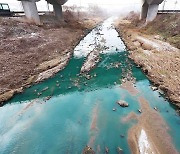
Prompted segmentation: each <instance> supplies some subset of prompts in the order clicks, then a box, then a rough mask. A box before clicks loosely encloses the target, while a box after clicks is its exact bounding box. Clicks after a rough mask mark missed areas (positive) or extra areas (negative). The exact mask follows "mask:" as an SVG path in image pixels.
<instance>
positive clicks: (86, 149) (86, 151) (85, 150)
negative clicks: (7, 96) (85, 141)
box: [83, 145, 95, 154]
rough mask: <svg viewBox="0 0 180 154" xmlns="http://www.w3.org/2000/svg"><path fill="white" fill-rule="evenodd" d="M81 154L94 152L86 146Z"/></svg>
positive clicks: (92, 153) (93, 153)
mask: <svg viewBox="0 0 180 154" xmlns="http://www.w3.org/2000/svg"><path fill="white" fill-rule="evenodd" d="M83 154H95V152H94V150H93V149H92V148H91V147H90V146H87V145H86V147H85V148H84V150H83Z"/></svg>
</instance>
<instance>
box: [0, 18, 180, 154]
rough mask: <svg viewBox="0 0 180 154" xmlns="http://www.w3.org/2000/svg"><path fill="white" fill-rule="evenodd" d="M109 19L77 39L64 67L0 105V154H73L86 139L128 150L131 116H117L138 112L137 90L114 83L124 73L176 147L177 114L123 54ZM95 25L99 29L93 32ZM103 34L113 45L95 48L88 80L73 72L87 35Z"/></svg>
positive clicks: (99, 149)
mask: <svg viewBox="0 0 180 154" xmlns="http://www.w3.org/2000/svg"><path fill="white" fill-rule="evenodd" d="M109 23H110V21H105V23H103V24H102V25H100V26H99V27H97V28H96V29H94V30H93V31H92V32H91V33H90V34H89V35H88V37H87V38H85V39H84V40H82V42H81V43H80V46H81V47H82V48H80V47H79V46H78V47H77V48H76V49H75V54H74V57H72V59H71V60H70V62H69V64H68V66H67V67H66V68H65V69H64V70H62V71H60V72H59V73H57V74H56V75H55V76H54V77H53V78H51V79H48V80H46V81H44V82H42V83H40V84H37V85H34V86H32V87H30V88H28V89H26V90H25V91H24V92H23V93H22V94H17V95H16V96H15V97H13V99H11V100H10V101H9V102H7V104H6V105H5V106H3V107H1V108H0V115H1V116H0V154H9V153H15V154H41V153H43V154H46V153H47V154H51V153H52V154H54V153H58V154H59V153H62V154H64V153H69V154H76V153H77V154H79V153H82V150H83V148H84V147H85V146H86V145H90V146H91V147H92V148H93V149H94V151H96V153H104V152H105V147H108V148H109V150H110V153H112V154H114V153H117V151H116V149H117V147H121V148H122V149H123V151H124V153H126V154H128V153H130V149H129V146H128V142H127V133H128V129H129V128H131V127H132V126H133V125H134V124H135V123H136V121H130V122H128V123H124V122H123V121H122V118H123V117H124V116H127V115H128V114H129V113H130V112H135V113H137V114H138V112H137V109H139V108H140V106H139V103H138V100H137V99H138V96H132V95H131V94H130V93H129V92H128V91H127V90H125V89H122V88H121V87H120V84H121V82H122V78H123V77H125V76H127V75H128V74H129V73H130V74H132V77H134V78H136V82H135V86H136V88H137V89H138V91H139V92H140V94H139V95H141V96H143V97H144V98H145V99H146V100H148V101H149V103H150V105H151V107H154V106H156V107H158V108H159V110H160V114H161V116H162V117H163V118H164V120H165V121H166V122H167V124H168V125H169V127H170V130H169V133H170V135H171V136H172V140H173V143H174V145H175V146H176V148H177V149H178V150H179V151H180V146H179V144H178V143H180V133H178V130H179V128H180V117H178V116H176V114H175V110H174V108H173V107H172V106H171V105H170V104H169V102H168V101H165V100H164V98H163V97H160V94H159V93H158V92H157V91H152V90H151V88H150V86H149V85H150V82H149V81H148V79H147V78H146V76H145V75H144V74H143V73H142V72H141V70H140V69H139V68H136V67H135V65H134V64H133V63H132V62H131V61H130V60H129V59H128V57H127V56H128V55H127V51H126V50H125V46H124V44H123V43H122V41H121V40H120V38H119V37H117V36H118V34H117V32H116V31H115V30H114V28H113V27H112V25H111V24H109ZM108 28H109V29H108ZM97 31H98V32H99V31H100V33H102V34H104V35H100V36H99V34H97ZM109 35H111V39H110V40H111V42H113V40H112V39H113V37H114V38H116V39H114V42H113V46H111V47H110V48H109V49H108V51H106V52H102V53H101V55H100V56H101V61H100V62H99V63H98V65H97V66H96V68H95V69H93V70H92V71H91V72H90V73H89V74H90V75H91V79H89V80H88V79H87V78H86V77H84V76H82V75H80V74H79V72H80V69H81V66H82V64H83V62H84V60H85V57H86V56H87V54H88V53H85V54H82V55H81V54H79V53H81V52H83V50H85V49H86V48H85V46H87V44H88V42H89V44H90V43H91V41H92V39H90V38H91V37H93V38H95V42H96V43H99V42H98V40H101V39H102V38H105V40H106V42H105V44H103V45H105V46H109V44H111V43H109V41H108V39H106V38H109ZM96 36H97V37H96ZM117 38H118V40H117ZM96 39H97V40H96ZM83 42H84V44H86V45H85V46H83ZM101 45H102V44H101ZM116 45H117V46H116ZM116 48H118V50H117V49H116ZM91 50H92V49H91ZM76 51H77V52H76ZM89 51H90V50H89ZM117 62H120V63H121V65H120V66H119V68H115V67H113V66H114V65H113V64H115V63H117ZM43 89H46V90H43ZM38 93H42V94H41V95H38ZM49 96H50V97H49ZM47 97H49V98H48V99H47ZM117 100H125V101H126V102H128V103H129V105H130V106H129V107H128V108H126V109H125V108H121V107H119V106H118V105H117V104H116V101H117ZM113 108H116V111H113ZM167 110H168V112H167ZM122 136H124V137H122Z"/></svg>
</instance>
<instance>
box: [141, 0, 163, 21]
mask: <svg viewBox="0 0 180 154" xmlns="http://www.w3.org/2000/svg"><path fill="white" fill-rule="evenodd" d="M162 2H163V0H142V9H141V15H140V19H145V20H146V22H150V21H153V20H154V19H155V18H156V16H157V13H158V7H159V4H161V3H162Z"/></svg>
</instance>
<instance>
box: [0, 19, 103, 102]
mask: <svg viewBox="0 0 180 154" xmlns="http://www.w3.org/2000/svg"><path fill="white" fill-rule="evenodd" d="M102 20H103V19H101V18H90V19H86V20H83V19H82V20H78V21H74V20H73V21H66V23H63V24H57V23H52V22H47V23H44V24H43V25H41V26H36V25H32V24H28V23H22V22H19V21H16V20H14V19H8V18H0V105H3V103H4V102H5V101H6V100H8V99H9V98H11V97H12V96H13V95H14V94H15V93H18V92H22V91H23V88H24V87H27V86H29V85H31V84H33V83H35V82H40V81H42V80H44V79H47V78H49V77H51V76H52V75H54V73H57V72H58V71H59V70H61V69H63V68H64V67H65V66H66V64H67V63H68V61H69V59H70V57H71V54H72V51H73V48H74V47H75V46H76V45H77V44H78V43H79V41H80V40H81V39H82V38H83V37H84V36H85V35H86V34H87V33H88V31H89V30H90V29H92V28H93V27H94V26H95V25H97V24H98V23H99V22H101V21H102ZM47 70H48V71H47Z"/></svg>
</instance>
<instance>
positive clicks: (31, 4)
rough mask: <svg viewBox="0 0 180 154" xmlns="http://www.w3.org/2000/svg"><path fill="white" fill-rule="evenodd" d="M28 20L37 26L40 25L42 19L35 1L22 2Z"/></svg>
mask: <svg viewBox="0 0 180 154" xmlns="http://www.w3.org/2000/svg"><path fill="white" fill-rule="evenodd" d="M21 3H22V6H23V9H24V12H25V15H26V18H27V19H28V20H30V21H32V22H35V23H36V24H40V18H39V15H38V10H37V7H36V2H35V1H21Z"/></svg>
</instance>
